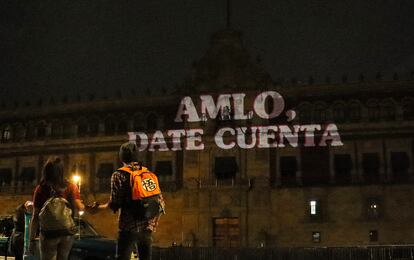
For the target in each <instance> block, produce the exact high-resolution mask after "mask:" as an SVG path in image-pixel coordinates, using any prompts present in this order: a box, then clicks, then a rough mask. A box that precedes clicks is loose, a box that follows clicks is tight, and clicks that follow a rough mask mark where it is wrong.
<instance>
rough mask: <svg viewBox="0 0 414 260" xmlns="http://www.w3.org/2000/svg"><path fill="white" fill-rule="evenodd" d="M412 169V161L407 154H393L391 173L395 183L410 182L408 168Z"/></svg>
mask: <svg viewBox="0 0 414 260" xmlns="http://www.w3.org/2000/svg"><path fill="white" fill-rule="evenodd" d="M409 167H410V160H409V158H408V154H407V153H406V152H392V153H391V171H392V175H393V179H394V180H395V181H405V180H408V177H409V175H408V168H409Z"/></svg>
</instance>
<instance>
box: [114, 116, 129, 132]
mask: <svg viewBox="0 0 414 260" xmlns="http://www.w3.org/2000/svg"><path fill="white" fill-rule="evenodd" d="M128 124H129V122H128V117H127V116H126V115H122V116H121V117H120V120H119V121H118V127H117V133H119V134H126V133H127V132H128V130H129V127H128Z"/></svg>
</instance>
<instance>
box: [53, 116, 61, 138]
mask: <svg viewBox="0 0 414 260" xmlns="http://www.w3.org/2000/svg"><path fill="white" fill-rule="evenodd" d="M51 128H52V129H51V135H52V137H53V138H58V137H60V136H61V135H62V123H61V122H60V121H59V120H53V121H52V126H51Z"/></svg>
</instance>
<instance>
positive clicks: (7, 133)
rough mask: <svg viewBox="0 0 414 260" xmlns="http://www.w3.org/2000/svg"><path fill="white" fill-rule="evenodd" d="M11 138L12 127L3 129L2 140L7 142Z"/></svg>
mask: <svg viewBox="0 0 414 260" xmlns="http://www.w3.org/2000/svg"><path fill="white" fill-rule="evenodd" d="M10 139H11V131H10V127H8V126H7V127H6V128H4V129H3V131H2V133H1V140H2V141H3V142H7V141H9V140H10Z"/></svg>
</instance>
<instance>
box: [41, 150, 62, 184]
mask: <svg viewBox="0 0 414 260" xmlns="http://www.w3.org/2000/svg"><path fill="white" fill-rule="evenodd" d="M63 172H64V170H63V162H62V160H61V159H60V158H59V157H51V158H49V159H48V160H47V161H46V163H45V165H44V166H43V170H42V178H41V179H40V185H45V184H51V185H53V186H55V187H57V188H63V187H65V186H66V181H65V178H64V175H63Z"/></svg>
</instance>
